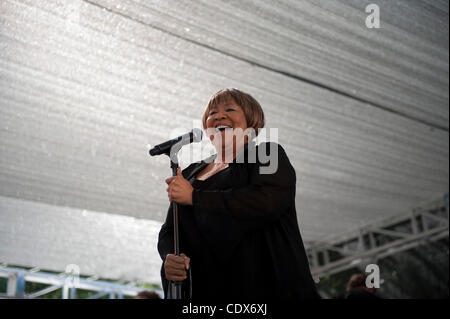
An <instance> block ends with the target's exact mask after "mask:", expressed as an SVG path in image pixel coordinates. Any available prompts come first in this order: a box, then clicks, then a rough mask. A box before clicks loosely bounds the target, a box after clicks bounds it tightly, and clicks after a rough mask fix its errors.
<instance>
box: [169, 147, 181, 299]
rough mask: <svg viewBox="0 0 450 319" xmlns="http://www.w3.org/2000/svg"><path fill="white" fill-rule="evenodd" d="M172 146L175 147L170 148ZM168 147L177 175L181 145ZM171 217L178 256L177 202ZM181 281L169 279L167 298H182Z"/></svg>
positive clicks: (173, 173) (173, 171)
mask: <svg viewBox="0 0 450 319" xmlns="http://www.w3.org/2000/svg"><path fill="white" fill-rule="evenodd" d="M172 148H175V149H174V150H172ZM172 148H171V149H170V152H167V153H165V154H166V155H167V156H169V158H170V168H171V169H172V176H177V170H178V167H179V166H178V151H179V150H180V149H181V146H178V145H174V146H172ZM172 218H173V246H174V247H173V248H174V253H175V255H176V256H180V242H179V230H178V229H179V228H178V204H177V203H175V202H173V203H172ZM182 284H183V282H182V281H169V287H168V289H167V295H168V296H167V297H168V299H182V297H183V296H182V292H181V286H182Z"/></svg>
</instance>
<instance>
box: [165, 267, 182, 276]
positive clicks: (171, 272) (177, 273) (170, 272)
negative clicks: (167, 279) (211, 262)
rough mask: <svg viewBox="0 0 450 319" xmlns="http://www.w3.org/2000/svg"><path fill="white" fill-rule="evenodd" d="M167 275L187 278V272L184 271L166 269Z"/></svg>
mask: <svg viewBox="0 0 450 319" xmlns="http://www.w3.org/2000/svg"><path fill="white" fill-rule="evenodd" d="M166 275H169V276H180V277H184V276H186V270H184V268H183V269H166Z"/></svg>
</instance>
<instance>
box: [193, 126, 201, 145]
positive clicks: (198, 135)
mask: <svg viewBox="0 0 450 319" xmlns="http://www.w3.org/2000/svg"><path fill="white" fill-rule="evenodd" d="M202 136H203V131H202V130H201V129H199V128H194V129H192V137H193V142H194V143H197V142H200V141H201V140H202Z"/></svg>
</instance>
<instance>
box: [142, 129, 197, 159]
mask: <svg viewBox="0 0 450 319" xmlns="http://www.w3.org/2000/svg"><path fill="white" fill-rule="evenodd" d="M202 136H203V132H202V130H201V129H199V128H194V129H192V131H190V132H189V133H186V134H184V135H181V136H178V137H177V138H174V139H172V140H169V141H167V142H164V143H161V144H159V145H156V146H155V147H153V148H152V149H151V150H150V151H149V153H150V155H151V156H155V155H161V154H167V155H168V154H169V153H170V149H171V148H172V146H174V145H175V144H177V145H178V146H179V147H180V148H181V147H182V146H184V145H187V144H191V143H193V142H195V143H197V142H200V141H201V140H202Z"/></svg>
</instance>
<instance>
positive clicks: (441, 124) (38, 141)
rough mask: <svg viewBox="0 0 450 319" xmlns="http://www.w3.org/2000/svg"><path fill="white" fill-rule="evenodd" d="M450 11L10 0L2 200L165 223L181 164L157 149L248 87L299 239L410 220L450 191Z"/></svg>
mask: <svg viewBox="0 0 450 319" xmlns="http://www.w3.org/2000/svg"><path fill="white" fill-rule="evenodd" d="M370 3H375V4H377V5H378V6H379V8H380V18H381V19H380V22H381V23H380V28H379V29H369V28H367V27H366V24H365V20H366V17H367V15H368V13H366V12H365V8H366V6H367V5H368V4H370ZM448 17H449V12H448V2H447V1H444V0H443V1H439V0H434V1H433V0H427V1H425V0H421V1H419V0H414V1H412V0H397V1H392V0H377V1H375V0H371V1H366V0H339V1H338V0H334V1H330V0H302V1H294V0H278V1H273V0H258V1H256V0H252V1H238V0H228V1H218V0H208V1H206V0H204V1H201V0H197V1H156V0H148V1H144V0H141V1H138V0H136V1H131V0H129V1H123V0H92V1H81V0H80V1H78V0H73V1H63V0H59V1H56V0H55V1H33V0H21V1H18V0H17V1H11V0H2V1H1V2H0V152H1V156H0V196H2V197H4V198H15V199H18V200H21V201H24V202H26V203H29V202H37V203H36V207H41V206H39V205H40V204H39V203H44V204H49V205H52V206H56V207H58V206H61V207H71V208H74V209H79V211H82V210H86V211H93V212H105V213H110V214H118V215H127V216H132V217H136V218H140V219H149V220H153V221H156V222H162V221H163V220H164V218H165V214H166V211H167V207H168V201H167V196H166V192H165V186H164V179H165V178H166V177H167V176H169V175H170V169H169V166H168V162H167V158H165V157H159V158H151V157H149V156H148V149H149V147H150V146H151V145H155V144H157V143H159V142H162V141H164V140H166V139H168V138H171V137H175V136H174V134H175V133H177V134H178V133H184V132H185V131H187V130H189V129H191V128H192V127H193V125H194V126H199V123H200V118H201V116H202V114H203V111H204V109H205V106H206V103H207V102H208V100H209V98H210V96H211V95H212V94H213V93H215V92H216V91H218V90H219V89H222V88H225V87H236V88H240V89H242V90H244V91H246V92H248V93H250V94H251V95H253V96H254V97H255V98H256V99H257V100H258V101H259V102H260V103H261V105H262V107H263V109H264V111H265V114H266V118H267V127H274V128H278V139H279V142H280V143H281V144H282V145H283V147H284V148H285V150H286V152H287V154H288V156H289V158H290V159H291V162H292V164H293V166H294V167H295V169H296V172H297V178H298V180H297V212H298V217H299V221H300V228H301V231H302V234H303V237H304V239H305V241H307V242H309V241H314V240H318V239H322V238H324V237H325V236H329V235H333V234H338V233H343V232H346V231H348V230H350V229H353V228H355V227H357V226H360V225H361V224H365V223H368V222H370V221H373V220H375V219H380V218H383V217H388V216H393V215H396V214H399V213H404V212H405V211H407V210H408V209H410V208H412V207H414V206H416V205H418V204H419V203H421V202H423V201H428V200H430V199H434V198H435V197H439V196H442V195H443V194H444V193H446V192H448V187H449V186H448V185H449V131H448V129H449V90H448V86H449V79H448V76H449V50H448V30H449V23H448V21H449V20H448ZM205 145H206V142H205ZM187 164H188V161H186V160H185V161H184V162H183V166H186V165H187ZM8 203H9V202H8ZM10 206H11V204H9V206H8V207H10ZM25 206H26V207H29V205H28V204H27V205H24V206H23V207H25ZM2 207H3V206H2ZM35 210H36V211H37V212H38V211H39V208H35ZM19 211H23V209H21V210H19ZM7 212H9V213H11V210H10V209H9V210H2V211H0V214H3V219H2V220H3V221H5V220H11V219H8V218H5V214H6V213H7ZM17 214H19V212H18V213H17ZM16 222H18V221H17V220H16ZM23 222H24V223H25V221H23ZM3 226H5V225H3ZM11 227H12V225H11ZM55 227H56V226H55ZM86 231H87V230H86ZM4 234H5V233H3V237H5V236H6V235H4ZM8 234H10V233H8ZM15 234H16V236H20V232H19V233H17V232H16V233H15ZM142 234H144V232H142ZM149 234H150V233H149ZM156 235H157V231H153V232H152V233H151V236H156ZM8 236H9V235H8ZM1 240H2V234H0V241H1ZM3 240H5V239H4V238H3ZM0 245H1V243H0ZM29 249H31V248H29ZM74 249H75V248H74ZM69 251H70V249H69ZM16 254H17V255H20V247H18V248H17V251H16ZM8 256H9V255H8ZM2 257H4V256H2V255H1V254H0V261H6V262H8V260H2V259H3V258H2ZM48 258H51V257H48ZM26 260H27V258H26V256H25V257H23V256H22V257H21V259H20V262H21V263H26ZM28 260H31V259H28ZM30 262H31V261H30ZM94 268H95V267H94ZM100 268H101V267H99V268H98V269H100ZM99 272H101V271H100V270H99Z"/></svg>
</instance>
